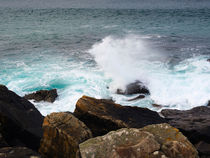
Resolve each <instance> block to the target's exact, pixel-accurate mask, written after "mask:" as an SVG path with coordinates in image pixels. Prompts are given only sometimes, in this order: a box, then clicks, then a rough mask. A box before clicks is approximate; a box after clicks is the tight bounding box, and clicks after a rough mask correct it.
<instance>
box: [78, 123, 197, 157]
mask: <svg viewBox="0 0 210 158" xmlns="http://www.w3.org/2000/svg"><path fill="white" fill-rule="evenodd" d="M79 147H80V153H81V157H82V158H102V157H103V158H198V153H197V151H196V149H195V148H194V147H193V145H192V144H191V143H190V142H189V141H188V140H187V138H186V137H185V136H183V135H182V133H180V132H179V130H178V129H176V128H173V127H171V126H170V125H168V124H157V125H149V126H146V127H144V128H142V129H135V128H130V129H128V128H122V129H120V130H117V131H112V132H110V133H108V134H106V135H104V136H101V137H96V138H92V139H89V140H87V141H85V142H83V143H81V144H80V145H79Z"/></svg>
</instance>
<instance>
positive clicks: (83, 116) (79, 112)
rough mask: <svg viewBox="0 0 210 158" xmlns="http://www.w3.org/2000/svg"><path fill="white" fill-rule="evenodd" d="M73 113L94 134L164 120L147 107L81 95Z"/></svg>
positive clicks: (137, 126)
mask: <svg viewBox="0 0 210 158" xmlns="http://www.w3.org/2000/svg"><path fill="white" fill-rule="evenodd" d="M74 115H75V116H76V117H77V118H79V119H80V120H81V121H83V122H84V123H85V124H86V125H87V126H88V127H89V128H90V129H91V131H92V132H93V135H94V136H99V135H104V134H106V133H108V132H109V131H112V130H117V129H120V128H125V127H127V128H131V127H132V128H141V127H144V126H146V125H149V124H158V123H163V122H166V121H165V119H163V118H161V117H160V116H159V114H158V113H157V112H154V111H151V110H149V109H147V108H139V107H131V106H122V105H120V104H115V103H114V102H112V101H110V100H105V99H95V98H91V97H87V96H83V97H82V98H80V99H79V100H78V101H77V104H76V109H75V111H74Z"/></svg>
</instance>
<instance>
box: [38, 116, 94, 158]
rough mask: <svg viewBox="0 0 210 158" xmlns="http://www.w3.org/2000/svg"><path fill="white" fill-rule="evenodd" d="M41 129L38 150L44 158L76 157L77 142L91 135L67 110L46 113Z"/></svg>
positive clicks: (77, 153)
mask: <svg viewBox="0 0 210 158" xmlns="http://www.w3.org/2000/svg"><path fill="white" fill-rule="evenodd" d="M43 130H44V133H43V138H42V140H41V145H40V149H39V152H40V153H41V155H42V157H44V158H48V157H50V158H58V157H59V158H75V157H78V156H79V143H81V142H83V141H85V140H87V139H89V138H91V137H92V133H91V131H90V130H89V129H88V128H87V126H86V125H85V124H84V123H83V122H81V121H80V120H78V119H77V118H76V117H74V116H73V115H72V114H71V113H67V112H59V113H52V114H50V115H47V116H46V117H45V119H44V122H43Z"/></svg>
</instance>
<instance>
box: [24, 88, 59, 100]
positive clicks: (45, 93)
mask: <svg viewBox="0 0 210 158" xmlns="http://www.w3.org/2000/svg"><path fill="white" fill-rule="evenodd" d="M57 97H58V94H57V90H56V89H52V90H40V91H36V92H35V93H31V94H27V95H25V96H24V98H25V99H28V100H30V99H34V100H35V101H37V102H39V101H47V102H50V103H53V102H54V101H55V99H56V98H57Z"/></svg>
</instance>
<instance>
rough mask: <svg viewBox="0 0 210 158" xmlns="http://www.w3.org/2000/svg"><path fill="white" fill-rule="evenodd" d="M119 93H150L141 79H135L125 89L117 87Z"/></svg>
mask: <svg viewBox="0 0 210 158" xmlns="http://www.w3.org/2000/svg"><path fill="white" fill-rule="evenodd" d="M117 94H123V95H131V94H150V92H149V90H148V88H147V87H146V86H145V85H143V83H142V82H140V81H135V82H133V83H130V84H128V85H127V86H126V88H125V91H123V90H121V89H117Z"/></svg>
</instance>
